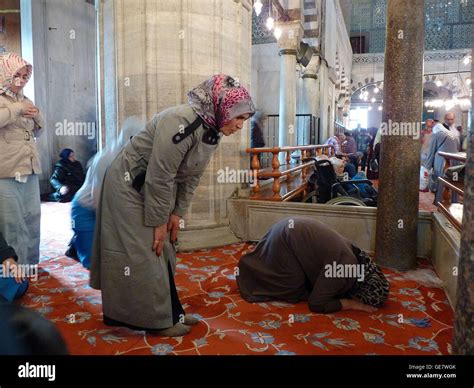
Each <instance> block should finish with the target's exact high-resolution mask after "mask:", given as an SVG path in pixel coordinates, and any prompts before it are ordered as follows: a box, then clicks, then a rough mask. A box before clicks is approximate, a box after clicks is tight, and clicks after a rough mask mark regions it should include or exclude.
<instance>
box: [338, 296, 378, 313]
mask: <svg viewBox="0 0 474 388" xmlns="http://www.w3.org/2000/svg"><path fill="white" fill-rule="evenodd" d="M341 304H342V309H343V310H358V311H365V312H366V313H373V312H374V311H377V309H376V308H375V307H372V306H369V305H368V304H365V303H362V302H360V301H358V300H354V299H341Z"/></svg>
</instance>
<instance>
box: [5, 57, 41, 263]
mask: <svg viewBox="0 0 474 388" xmlns="http://www.w3.org/2000/svg"><path fill="white" fill-rule="evenodd" d="M32 71H33V68H32V66H31V65H30V64H29V63H28V62H26V61H25V60H23V59H22V58H21V57H20V56H19V55H17V54H15V53H5V54H2V55H0V233H2V234H3V236H4V237H5V240H7V241H8V243H9V245H11V246H12V248H13V249H14V250H15V251H16V253H17V255H18V262H19V263H20V264H37V263H38V262H39V245H40V218H41V205H40V192H39V180H38V174H40V173H41V167H40V158H39V155H38V150H37V148H36V137H38V136H39V135H40V134H41V131H40V130H41V128H42V118H41V114H40V112H39V109H38V108H37V107H36V106H34V104H33V103H32V102H31V101H30V100H29V99H28V98H26V97H25V96H24V95H23V88H24V86H25V85H26V84H27V82H28V80H29V79H30V77H31V74H32Z"/></svg>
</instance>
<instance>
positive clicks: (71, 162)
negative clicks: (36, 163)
mask: <svg viewBox="0 0 474 388" xmlns="http://www.w3.org/2000/svg"><path fill="white" fill-rule="evenodd" d="M59 157H60V158H61V159H60V160H59V161H58V162H57V163H56V165H55V166H54V171H53V174H52V175H51V178H50V179H49V182H50V183H51V186H53V188H54V189H55V190H56V192H55V193H52V194H50V195H49V200H50V201H55V202H71V200H72V198H73V197H74V194H76V192H77V191H78V190H79V189H80V188H81V186H82V184H83V183H84V178H85V176H84V169H83V168H82V165H81V163H80V162H79V161H77V160H76V155H75V153H74V151H73V150H71V149H70V148H65V149H63V150H62V151H61V153H60V154H59Z"/></svg>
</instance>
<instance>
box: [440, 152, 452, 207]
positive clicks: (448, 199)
mask: <svg viewBox="0 0 474 388" xmlns="http://www.w3.org/2000/svg"><path fill="white" fill-rule="evenodd" d="M444 160H445V163H444V176H446V170H447V169H448V168H449V167H451V162H450V160H449V158H444ZM442 197H443V203H445V204H446V205H448V206H449V204H451V192H450V190H449V187H448V186H446V185H443V195H442Z"/></svg>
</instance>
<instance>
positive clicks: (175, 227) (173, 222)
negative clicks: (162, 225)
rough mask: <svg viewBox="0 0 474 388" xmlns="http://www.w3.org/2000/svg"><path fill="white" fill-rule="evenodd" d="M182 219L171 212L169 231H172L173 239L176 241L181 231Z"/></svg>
mask: <svg viewBox="0 0 474 388" xmlns="http://www.w3.org/2000/svg"><path fill="white" fill-rule="evenodd" d="M180 219H181V217H180V216H177V215H176V214H171V215H170V219H169V221H168V232H170V233H171V241H172V242H175V241H176V238H177V237H178V231H179V220H180Z"/></svg>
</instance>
